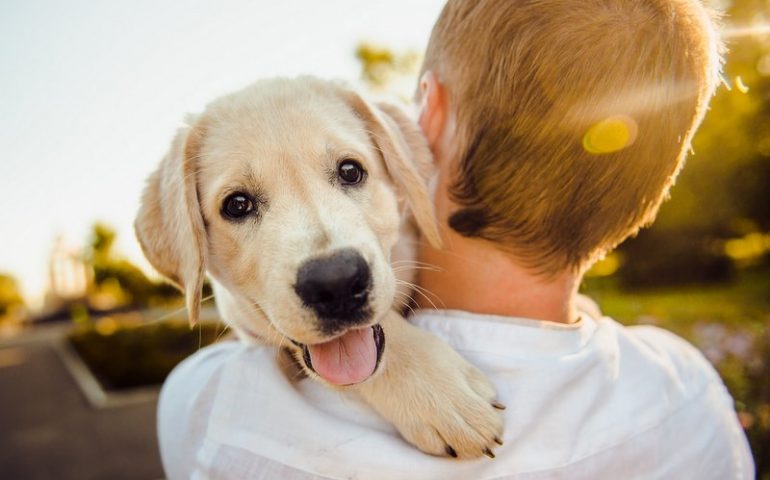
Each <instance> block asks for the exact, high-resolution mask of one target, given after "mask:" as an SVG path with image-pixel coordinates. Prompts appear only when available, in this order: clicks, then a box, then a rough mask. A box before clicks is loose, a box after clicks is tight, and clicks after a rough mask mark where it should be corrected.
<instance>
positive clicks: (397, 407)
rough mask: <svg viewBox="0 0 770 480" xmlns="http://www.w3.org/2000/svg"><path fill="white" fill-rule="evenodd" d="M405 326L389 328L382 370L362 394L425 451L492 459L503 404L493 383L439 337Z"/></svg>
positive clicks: (407, 438) (497, 441) (500, 427)
mask: <svg viewBox="0 0 770 480" xmlns="http://www.w3.org/2000/svg"><path fill="white" fill-rule="evenodd" d="M402 321H403V320H402ZM404 324H405V325H406V326H402V325H399V327H398V328H396V329H389V330H390V331H389V332H387V333H390V335H388V336H387V338H388V340H389V342H388V345H389V347H388V348H387V349H386V353H385V355H386V359H385V363H384V365H383V371H382V372H381V374H380V375H378V376H376V377H374V378H372V379H371V380H370V381H368V382H366V383H364V384H362V385H361V393H362V394H363V395H364V397H365V398H366V400H367V401H368V402H369V403H371V404H372V406H373V407H374V408H375V409H376V410H377V411H379V412H380V414H381V415H383V416H384V417H385V418H386V419H388V420H389V421H390V422H391V423H393V425H394V426H395V427H396V428H397V429H398V431H399V432H400V433H401V435H402V436H403V437H404V438H405V439H406V440H407V441H409V442H410V443H412V444H414V445H415V446H417V447H418V448H420V449H421V450H423V451H425V452H427V453H430V454H433V455H440V456H450V457H455V458H475V457H480V456H482V455H486V456H488V457H491V458H494V448H495V447H496V446H498V445H501V444H502V442H501V440H500V439H501V438H502V430H503V418H502V410H503V409H504V408H505V407H504V406H502V405H501V404H499V403H498V402H497V401H496V394H495V390H494V388H493V387H492V384H491V383H490V382H489V380H487V378H486V376H485V375H484V374H483V373H481V372H480V371H479V370H478V369H476V368H475V367H473V366H472V365H470V364H469V363H468V362H467V361H466V360H465V359H463V358H462V357H461V356H460V355H458V354H457V353H456V352H455V351H454V350H452V348H450V347H449V346H448V345H446V344H445V343H443V342H442V341H441V340H439V339H438V338H436V337H434V336H433V335H431V334H430V333H428V332H425V331H422V330H420V329H418V328H416V327H414V326H412V325H409V324H406V322H405V321H404ZM394 330H395V331H394ZM394 337H395V338H394Z"/></svg>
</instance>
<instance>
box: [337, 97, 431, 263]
mask: <svg viewBox="0 0 770 480" xmlns="http://www.w3.org/2000/svg"><path fill="white" fill-rule="evenodd" d="M343 95H344V96H345V98H346V99H347V101H348V102H349V104H350V105H351V106H352V107H353V109H354V110H355V111H356V113H357V114H358V115H359V116H360V117H361V119H363V121H364V122H365V123H366V126H367V128H368V130H369V132H370V133H371V136H372V140H373V141H374V143H375V144H376V145H377V147H378V148H379V149H380V152H381V153H382V158H383V160H384V162H385V166H386V168H387V169H388V172H389V173H390V176H391V178H393V180H394V182H395V183H396V185H397V187H398V188H399V189H401V190H402V191H403V192H404V194H405V195H406V200H407V202H408V203H409V206H410V207H411V209H412V212H413V214H414V218H415V220H416V221H417V225H418V226H419V227H420V230H421V231H422V233H423V235H425V238H427V239H428V241H429V242H430V244H431V245H433V246H434V247H436V248H440V247H441V236H440V234H439V229H438V223H437V222H436V214H435V210H434V207H433V201H432V200H431V197H430V193H429V192H428V181H429V179H430V175H431V173H432V171H433V156H432V155H431V152H430V148H429V147H428V143H427V141H426V140H425V137H424V136H423V134H422V132H421V131H420V129H419V127H418V126H417V124H415V123H414V122H413V121H411V120H410V119H409V118H408V117H407V116H406V114H405V113H404V112H403V111H401V109H399V108H398V107H396V106H393V105H389V104H387V103H378V104H376V105H372V104H370V103H369V102H367V101H366V100H364V99H363V98H362V97H361V96H359V95H358V94H357V93H355V92H353V91H350V90H345V91H344V93H343Z"/></svg>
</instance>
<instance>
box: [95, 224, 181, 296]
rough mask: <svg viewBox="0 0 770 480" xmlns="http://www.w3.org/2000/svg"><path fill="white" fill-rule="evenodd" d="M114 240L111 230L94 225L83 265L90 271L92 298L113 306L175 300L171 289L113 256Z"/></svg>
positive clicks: (105, 226)
mask: <svg viewBox="0 0 770 480" xmlns="http://www.w3.org/2000/svg"><path fill="white" fill-rule="evenodd" d="M115 238H116V233H115V230H114V229H112V228H111V227H109V226H108V225H106V224H104V223H101V222H97V223H95V224H94V226H93V228H92V231H91V238H90V240H89V244H88V247H87V251H86V259H87V263H89V264H90V266H91V267H92V268H93V271H94V288H95V291H94V292H92V297H94V296H95V297H97V298H98V297H99V296H102V297H107V298H108V299H109V300H110V301H111V302H112V303H114V304H116V305H124V304H132V305H137V306H147V305H149V304H151V303H153V301H167V300H170V299H176V298H178V297H179V293H178V291H177V290H176V289H175V288H174V287H172V286H171V285H168V284H165V283H158V282H154V281H152V280H150V279H149V278H147V276H146V275H145V274H144V273H143V272H142V271H141V270H140V269H139V268H138V267H136V266H135V265H133V264H132V263H131V262H129V261H128V260H125V259H123V258H121V257H120V256H118V255H116V254H115V252H114V249H113V247H114V244H115ZM92 300H93V298H92ZM97 303H98V302H97Z"/></svg>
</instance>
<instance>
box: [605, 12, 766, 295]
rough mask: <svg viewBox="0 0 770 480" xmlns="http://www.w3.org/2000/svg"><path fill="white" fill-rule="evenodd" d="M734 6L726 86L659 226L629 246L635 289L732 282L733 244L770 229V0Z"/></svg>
mask: <svg viewBox="0 0 770 480" xmlns="http://www.w3.org/2000/svg"><path fill="white" fill-rule="evenodd" d="M721 3H724V2H721ZM726 7H727V11H726V15H725V24H726V29H725V37H726V38H727V41H728V47H729V50H730V51H729V53H728V55H727V58H726V59H727V62H726V64H725V70H724V80H725V85H724V86H722V87H720V89H719V91H718V92H717V95H716V96H715V98H714V99H713V101H712V103H711V109H710V111H709V113H708V115H707V116H706V119H705V121H704V123H703V125H702V126H701V128H700V130H699V132H698V134H697V135H696V137H695V139H694V142H693V150H694V154H693V155H691V156H690V158H689V159H688V162H687V165H686V166H685V168H684V170H683V171H682V173H681V174H680V176H679V179H678V181H677V184H676V185H675V186H674V187H673V188H672V190H671V199H670V200H669V201H668V202H666V203H665V204H664V205H663V207H662V208H661V210H660V213H659V215H658V218H657V220H656V222H655V224H654V225H653V226H652V227H651V228H650V229H648V230H645V231H642V232H641V233H640V234H639V236H638V237H637V238H635V239H633V240H630V241H628V242H626V243H625V244H624V245H623V246H622V247H621V250H622V251H623V253H624V258H625V259H626V263H625V264H624V265H623V267H621V269H620V271H619V274H620V277H621V279H623V280H624V283H626V284H627V285H647V284H649V285H651V284H655V283H659V282H660V281H661V280H662V279H663V280H665V281H667V282H669V283H687V282H694V281H695V282H700V281H721V280H726V279H728V278H730V273H731V270H732V267H733V265H734V264H735V263H734V261H733V260H734V259H733V258H730V255H728V254H727V253H728V251H726V248H725V246H726V241H727V240H728V239H731V238H740V237H745V236H747V235H751V234H756V233H758V232H760V233H761V232H768V231H770V41H768V40H770V33H769V29H768V25H769V24H770V18H769V17H768V13H769V12H770V1H768V0H734V1H731V2H727V5H726ZM762 253H763V251H761V250H760V251H759V255H760V256H761V254H762ZM764 255H765V256H766V255H767V250H764ZM765 258H766V257H765ZM760 262H761V258H758V259H757V260H756V262H754V263H760Z"/></svg>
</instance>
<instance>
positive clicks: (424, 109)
mask: <svg viewBox="0 0 770 480" xmlns="http://www.w3.org/2000/svg"><path fill="white" fill-rule="evenodd" d="M419 108H420V114H419V119H418V121H417V123H418V125H419V126H420V129H421V130H422V133H423V135H425V138H426V140H427V141H428V146H429V147H430V149H431V151H433V152H436V149H437V148H438V147H439V144H440V142H441V140H442V138H444V129H445V128H446V127H447V118H448V115H447V114H448V103H447V96H446V89H445V88H444V86H443V85H441V82H439V80H438V77H436V75H435V74H434V73H433V72H432V71H430V70H428V71H426V72H425V73H423V75H422V78H420V105H419Z"/></svg>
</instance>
